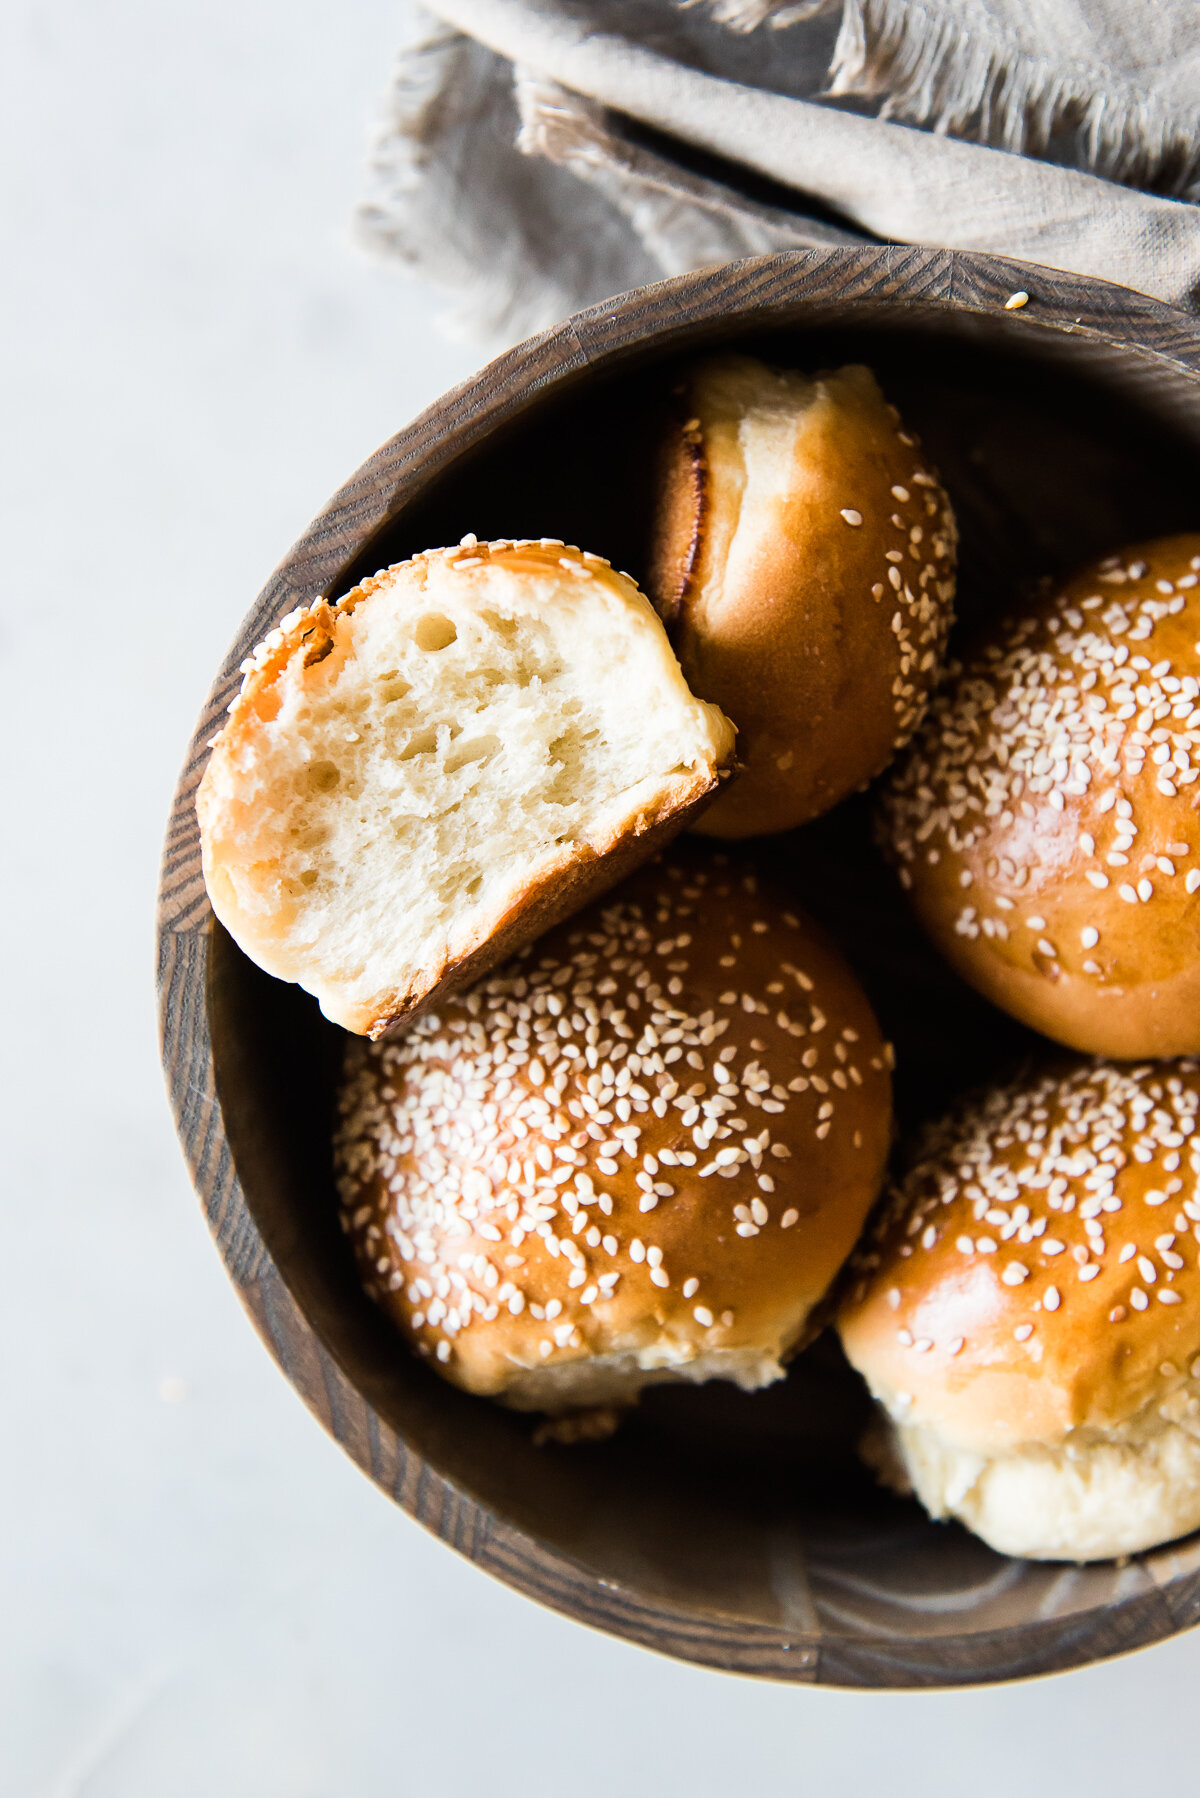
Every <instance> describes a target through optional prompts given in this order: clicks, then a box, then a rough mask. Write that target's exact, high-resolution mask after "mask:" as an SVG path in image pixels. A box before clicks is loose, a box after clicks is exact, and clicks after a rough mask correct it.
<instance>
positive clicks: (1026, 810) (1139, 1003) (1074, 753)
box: [883, 534, 1200, 1057]
mask: <svg viewBox="0 0 1200 1798" xmlns="http://www.w3.org/2000/svg"><path fill="white" fill-rule="evenodd" d="M1198 580H1200V535H1196V534H1190V535H1184V536H1178V537H1169V538H1162V539H1159V540H1157V541H1155V542H1152V543H1145V544H1140V545H1137V546H1135V547H1133V548H1131V549H1129V550H1126V551H1124V552H1123V553H1122V554H1121V555H1120V556H1113V557H1108V558H1105V560H1103V561H1101V562H1096V563H1093V564H1091V565H1089V566H1088V567H1086V568H1084V569H1082V570H1081V571H1080V572H1079V573H1078V574H1076V575H1075V576H1073V577H1072V578H1071V579H1070V580H1069V581H1067V582H1066V583H1065V585H1064V586H1062V587H1061V588H1059V589H1056V590H1052V591H1050V592H1048V593H1047V594H1046V595H1044V596H1043V597H1042V598H1041V599H1040V600H1039V601H1037V602H1036V603H1035V604H1033V605H1031V606H1030V607H1028V608H1027V609H1026V610H1024V611H1022V612H1021V613H1019V614H1017V615H1015V616H1014V617H1013V618H1011V619H1008V620H1006V621H1005V622H1004V623H1003V624H1002V625H1001V626H1000V627H999V628H998V629H997V630H996V631H995V632H994V633H992V634H991V635H990V636H989V637H988V638H987V639H986V640H985V641H984V642H983V643H982V644H980V646H979V647H978V649H977V650H976V651H975V653H974V654H973V655H972V656H971V658H970V660H969V662H968V663H967V665H966V667H965V668H963V669H962V670H961V671H959V672H958V673H957V676H956V678H955V679H954V680H953V681H952V682H951V683H950V684H949V685H948V686H947V687H946V688H945V689H944V690H943V691H942V692H941V693H939V694H938V696H937V698H936V700H935V702H934V705H933V707H932V708H931V711H930V714H929V717H928V719H927V721H926V723H925V726H924V728H923V729H922V731H921V732H920V734H919V736H918V737H917V739H916V741H915V742H914V743H913V745H912V748H911V749H910V751H909V754H908V755H907V757H906V758H905V760H904V761H903V762H902V763H901V765H900V766H899V768H898V769H897V771H896V774H895V776H894V777H893V779H892V781H891V782H890V784H889V789H888V792H887V794H886V796H885V802H884V809H883V822H884V830H885V835H886V842H887V846H888V848H889V850H890V853H891V854H892V856H893V859H894V860H895V861H896V863H897V865H898V867H899V870H900V877H901V879H902V881H903V882H904V883H905V885H906V886H907V887H908V888H909V891H910V895H911V898H912V902H913V905H914V907H915V909H916V911H917V913H918V915H919V916H920V918H921V920H922V922H923V923H924V925H925V927H926V929H927V930H928V931H929V933H930V935H931V936H932V937H933V939H934V941H935V942H936V943H937V945H938V947H939V948H940V949H941V950H942V952H943V953H944V954H945V955H946V957H947V958H948V959H949V960H950V961H951V962H952V963H953V965H954V966H955V967H956V968H957V969H958V971H959V973H961V974H962V975H963V977H964V978H965V979H967V980H969V981H970V982H971V983H972V985H974V986H976V987H977V988H978V989H979V990H980V991H981V992H982V993H984V994H986V996H987V997H988V998H989V999H991V1000H993V1001H994V1002H995V1003H996V1004H997V1005H1000V1006H1003V1008H1004V1009H1005V1010H1006V1011H1010V1012H1012V1013H1013V1014H1014V1015H1015V1016H1016V1017H1018V1018H1021V1019H1022V1020H1023V1021H1024V1022H1025V1023H1027V1024H1031V1025H1033V1026H1034V1028H1035V1029H1038V1030H1041V1031H1044V1032H1045V1033H1046V1035H1048V1036H1052V1037H1055V1038H1056V1039H1057V1040H1058V1041H1060V1042H1063V1043H1066V1044H1068V1045H1069V1046H1070V1047H1072V1048H1077V1049H1083V1050H1090V1051H1094V1052H1097V1053H1102V1054H1106V1055H1114V1056H1119V1057H1133V1056H1141V1055H1178V1054H1185V1053H1191V1052H1193V1051H1195V1050H1200V822H1198V821H1197V810H1198V808H1200V786H1198V785H1196V782H1197V779H1198V778H1200V703H1198V702H1200V679H1198V678H1197V677H1200V648H1198V646H1197V641H1196V639H1197V635H1198V634H1200V585H1198V584H1197V583H1198Z"/></svg>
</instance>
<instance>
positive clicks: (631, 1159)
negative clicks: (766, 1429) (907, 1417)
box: [335, 847, 891, 1412]
mask: <svg viewBox="0 0 1200 1798" xmlns="http://www.w3.org/2000/svg"><path fill="white" fill-rule="evenodd" d="M889 1066H890V1057H889V1052H888V1050H887V1048H886V1045H885V1044H884V1043H883V1042H882V1040H881V1038H880V1035H879V1029H878V1026H877V1024H876V1022H875V1019H874V1017H873V1015H872V1012H871V1009H870V1007H869V1005H868V1003H867V1000H866V998H865V997H864V995H863V993H862V991H861V989H860V987H859V985H858V983H857V981H856V980H855V978H854V976H853V974H852V973H851V971H850V969H849V968H848V967H847V966H846V964H845V963H844V962H843V961H842V959H841V957H840V955H839V954H838V953H837V951H836V950H835V949H834V948H833V947H832V946H831V945H830V944H829V943H828V942H827V941H826V939H825V938H824V937H823V936H822V935H821V934H820V933H819V932H818V931H817V929H816V927H815V926H814V925H812V924H811V923H809V922H808V921H807V920H805V919H803V918H801V917H800V916H798V915H797V914H796V913H795V912H794V911H793V910H791V909H790V907H789V906H788V904H787V903H786V901H784V900H783V899H782V898H780V897H779V896H778V895H777V894H776V893H774V892H772V891H771V890H770V889H769V888H768V887H766V886H765V885H763V884H761V883H760V882H759V881H758V880H757V879H756V878H755V876H754V875H752V874H749V873H747V872H745V871H739V870H738V869H736V868H734V867H731V866H730V865H728V864H727V863H726V862H725V860H724V858H722V857H714V856H712V855H706V854H704V853H703V852H701V851H698V850H697V851H692V852H689V853H684V852H682V851H680V850H679V849H678V847H676V848H674V849H672V850H671V851H669V852H668V855H667V857H666V858H665V859H664V860H663V861H661V862H656V863H655V864H653V865H652V866H651V867H650V868H648V869H645V870H643V871H642V872H641V873H640V874H638V875H636V876H634V878H633V879H632V880H631V881H629V882H627V883H626V884H625V885H624V886H622V887H621V888H620V890H619V891H618V892H616V893H613V894H611V895H609V897H608V898H606V899H605V900H602V901H598V902H597V903H595V904H594V905H592V906H591V907H590V908H589V909H588V910H587V912H585V913H582V914H581V915H580V916H578V917H576V918H573V919H572V920H571V921H570V922H569V923H567V924H563V925H560V926H559V928H558V929H557V930H556V931H554V932H553V933H552V934H551V935H549V936H547V937H545V938H543V939H542V941H541V942H539V943H537V944H535V945H534V946H533V947H532V948H530V949H528V950H526V951H525V952H524V954H523V955H521V956H520V957H518V958H517V959H516V960H515V961H512V962H509V963H508V964H506V966H505V967H504V968H503V969H500V970H497V971H496V972H495V973H493V974H492V975H491V976H490V977H489V978H487V979H486V980H485V981H483V982H482V983H481V984H479V985H478V986H476V987H474V988H473V989H472V990H471V991H470V992H467V993H463V994H460V995H458V996H456V997H454V998H451V999H449V1000H447V1001H445V1002H444V1003H442V1004H440V1005H439V1007H438V1009H437V1011H436V1012H434V1013H431V1014H429V1015H427V1016H426V1017H424V1018H422V1019H420V1020H419V1022H417V1023H416V1024H415V1025H413V1027H412V1028H411V1029H410V1030H409V1031H408V1032H407V1033H406V1034H405V1035H404V1036H403V1038H401V1039H399V1040H395V1041H391V1042H387V1043H381V1044H370V1045H368V1044H365V1043H363V1044H359V1043H355V1044H351V1045H350V1048H349V1052H348V1056H347V1063H346V1071H345V1078H344V1085H343V1089H342V1094H341V1101H340V1125H339V1128H338V1131H337V1135H336V1149H335V1156H336V1166H337V1174H338V1185H339V1190H340V1194H341V1202H342V1218H343V1224H344V1227H345V1228H346V1230H347V1231H348V1232H349V1235H350V1238H351V1241H352V1244H353V1247H354V1250H355V1253H356V1255H357V1258H358V1261H359V1265H360V1267H361V1269H362V1273H363V1276H364V1279H365V1281H366V1284H367V1287H368V1290H369V1291H370V1292H371V1293H372V1294H373V1295H374V1297H375V1298H376V1299H377V1300H378V1302H379V1303H380V1304H381V1305H382V1306H383V1307H384V1309H385V1310H386V1311H387V1312H388V1313H389V1314H390V1315H391V1316H392V1317H393V1318H394V1319H395V1321H396V1323H397V1324H398V1325H399V1326H400V1328H401V1330H402V1331H403V1332H404V1334H405V1336H406V1337H407V1338H408V1340H409V1342H410V1343H411V1344H412V1345H413V1347H415V1349H416V1350H417V1352H418V1353H419V1354H421V1355H422V1356H424V1357H426V1358H428V1359H429V1360H430V1362H431V1363H432V1364H433V1365H434V1366H435V1367H436V1368H437V1370H438V1371H439V1372H440V1373H442V1374H443V1375H444V1376H445V1377H446V1378H447V1379H448V1380H451V1381H453V1383H454V1384H455V1385H457V1386H461V1387H464V1388H466V1390H467V1391H469V1392H474V1393H480V1394H486V1395H488V1396H490V1397H494V1398H499V1399H501V1400H503V1402H504V1403H505V1404H508V1405H511V1406H513V1407H515V1408H517V1409H520V1410H544V1411H547V1412H564V1411H571V1410H576V1409H578V1408H579V1407H582V1406H591V1405H608V1404H622V1403H628V1402H630V1401H631V1400H633V1399H634V1398H636V1396H637V1393H638V1391H639V1390H640V1389H641V1387H643V1386H645V1385H646V1384H648V1383H651V1382H658V1381H663V1380H705V1379H714V1378H719V1379H727V1380H732V1381H736V1382H737V1383H738V1384H740V1385H742V1386H744V1387H747V1388H753V1387H757V1386H763V1385H766V1384H768V1383H769V1382H770V1381H772V1380H776V1379H778V1378H779V1377H780V1375H781V1373H782V1370H783V1363H784V1361H785V1359H786V1358H787V1356H788V1355H789V1354H791V1353H792V1352H793V1351H794V1350H795V1349H796V1348H797V1347H798V1346H799V1345H800V1344H801V1343H802V1342H803V1340H804V1339H805V1336H806V1332H808V1331H809V1330H810V1329H811V1327H812V1318H813V1313H814V1308H815V1307H817V1306H818V1305H819V1304H820V1303H821V1301H822V1299H823V1298H824V1297H825V1295H826V1293H827V1291H828V1288H829V1286H830V1283H831V1281H832V1280H833V1278H834V1276H835V1274H836V1273H837V1272H838V1270H839V1268H840V1267H841V1265H842V1263H843V1262H844V1260H845V1258H846V1256H847V1255H848V1254H849V1252H850V1250H851V1248H852V1246H853V1244H854V1241H855V1239H856V1237H857V1236H858V1233H859V1231H860V1229H861V1227H862V1223H863V1219H864V1218H865V1216H866V1214H867V1211H868V1209H869V1207H870V1205H871V1204H872V1202H873V1200H874V1198H875V1196H876V1194H877V1192H878V1190H879V1184H880V1180H881V1177H882V1172H883V1167H884V1161H885V1158H886V1155H887V1151H888V1146H889V1139H890V1126H891V1084H890V1075H889Z"/></svg>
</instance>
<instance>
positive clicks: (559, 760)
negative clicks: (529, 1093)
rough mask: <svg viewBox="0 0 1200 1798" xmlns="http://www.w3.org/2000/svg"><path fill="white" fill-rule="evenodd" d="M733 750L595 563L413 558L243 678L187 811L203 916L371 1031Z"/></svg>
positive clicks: (530, 916) (573, 553) (631, 862)
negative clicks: (204, 890)
mask: <svg viewBox="0 0 1200 1798" xmlns="http://www.w3.org/2000/svg"><path fill="white" fill-rule="evenodd" d="M733 741H734V732H733V729H732V727H731V726H730V724H729V723H728V721H727V720H726V719H725V718H724V717H722V715H721V713H720V712H719V711H718V710H717V708H716V707H715V706H712V705H706V704H703V703H701V702H700V701H698V700H696V699H694V698H693V697H692V695H691V693H690V692H689V691H688V688H687V684H686V682H685V681H684V678H683V676H682V674H681V673H680V670H679V664H678V662H677V661H676V659H675V657H674V655H673V654H672V652H671V648H670V645H669V644H668V642H667V639H666V636H665V634H664V632H663V629H662V626H661V624H660V623H659V621H658V619H657V618H656V617H655V615H654V612H653V610H652V608H651V607H650V605H649V604H648V603H647V601H646V600H645V599H644V598H643V596H642V595H641V594H640V593H639V592H638V590H637V588H636V586H635V585H634V583H633V582H632V581H631V580H630V579H629V578H628V576H626V575H623V574H618V573H617V572H616V571H615V570H614V569H612V568H610V567H609V565H608V563H607V562H605V561H604V560H603V559H602V558H601V557H599V556H593V555H588V554H581V553H580V551H579V550H577V549H569V548H566V547H565V546H564V545H563V544H561V543H558V542H552V541H549V540H542V541H540V542H534V543H510V542H499V543H490V544H487V543H476V542H474V541H472V540H471V539H469V538H468V539H464V541H463V543H462V544H461V545H460V546H459V547H458V548H457V549H446V550H430V551H428V552H426V553H425V554H424V555H420V556H416V557H414V558H413V560H412V561H410V562H402V563H399V564H397V565H396V566H395V567H392V568H388V569H386V570H385V571H384V572H383V573H382V574H378V575H376V576H375V577H374V578H373V579H371V580H367V581H364V582H363V583H362V585H361V586H359V587H356V588H354V590H353V592H351V593H348V594H347V595H346V597H345V598H344V599H341V600H338V601H337V603H336V604H327V603H326V602H325V601H324V600H317V601H315V602H314V604H313V605H311V606H309V607H307V608H303V609H301V610H298V611H296V612H293V613H292V614H291V615H290V616H289V617H288V618H286V619H284V621H283V623H282V624H281V625H280V627H279V629H278V630H276V631H273V632H272V633H271V635H270V636H269V637H268V639H267V641H266V642H265V643H264V644H263V645H262V646H261V647H260V649H259V650H258V651H257V652H256V653H255V655H254V656H253V657H252V658H251V660H250V661H249V662H248V663H246V664H245V681H244V683H243V686H242V690H241V693H240V694H239V696H238V697H237V699H236V700H235V701H234V703H233V705H232V706H231V707H230V716H229V721H228V723H227V724H226V725H225V727H224V729H223V730H222V731H221V732H220V734H219V735H218V736H217V737H216V739H215V741H214V743H213V748H212V756H211V758H210V760H209V764H208V767H207V769H206V770H205V774H204V778H203V780H202V781H201V783H200V791H199V794H198V797H197V802H196V806H197V811H198V813H199V818H200V831H201V843H202V848H203V855H204V877H205V880H206V882H207V885H208V891H209V896H210V898H211V900H212V906H213V910H214V911H215V912H216V915H217V917H218V918H219V919H220V920H221V922H222V924H224V926H225V927H226V929H227V930H228V931H229V932H230V934H231V935H232V936H233V937H234V939H235V940H236V941H237V943H238V944H239V945H240V946H241V948H242V949H244V950H245V952H246V954H247V955H249V956H250V957H251V958H252V959H253V960H254V961H256V962H257V963H258V964H259V966H260V967H263V968H265V969H266V970H267V972H268V973H271V974H275V975H278V976H279V977H280V978H281V979H284V980H293V981H297V982H299V984H300V985H301V986H303V987H305V988H306V989H307V990H308V991H309V992H311V993H313V994H314V995H315V996H316V998H317V999H318V1000H319V1001H320V1004H321V1009H322V1010H323V1011H324V1012H325V1014H326V1016H327V1017H329V1018H332V1019H333V1021H334V1022H335V1023H337V1024H341V1025H343V1026H344V1027H345V1028H346V1029H347V1030H351V1031H355V1032H357V1033H359V1034H364V1035H371V1036H378V1035H380V1034H381V1033H382V1032H384V1031H386V1030H387V1029H388V1028H389V1027H390V1026H391V1025H392V1024H394V1023H396V1022H397V1020H399V1019H402V1018H406V1017H409V1016H411V1015H412V1014H413V1013H414V1012H415V1011H417V1010H418V1008H419V1007H421V1006H422V1005H423V1004H427V1003H428V1002H429V1001H430V1000H431V998H432V997H433V996H434V995H435V994H437V993H438V992H440V991H442V990H445V989H446V988H447V987H448V986H449V985H450V984H462V983H463V982H465V981H467V980H469V979H471V978H473V977H474V976H476V975H477V974H479V973H480V972H482V971H483V969H485V968H487V967H490V966H492V965H493V963H495V962H496V961H498V960H500V959H501V958H502V957H503V956H505V955H508V954H511V953H512V952H513V951H514V950H515V949H517V948H519V947H520V946H521V945H522V944H523V943H525V942H528V941H529V940H530V939H531V938H532V937H534V936H536V935H537V934H538V933H539V932H540V931H542V930H545V929H547V928H548V927H549V926H550V925H552V924H554V923H555V922H556V921H557V920H558V919H559V918H561V917H564V916H566V915H567V914H568V913H570V912H572V911H574V910H575V909H577V907H579V906H580V905H582V904H584V903H585V902H586V901H587V900H588V899H590V898H591V897H592V896H593V895H594V894H595V893H597V892H601V891H603V890H604V889H605V888H607V887H609V886H611V885H612V884H613V882H614V881H616V880H618V879H620V877H621V876H622V875H623V874H625V873H627V872H628V871H629V870H630V869H631V868H634V867H637V866H638V865H639V864H640V863H641V862H643V861H645V860H646V859H647V858H648V857H649V856H650V855H651V854H652V853H653V852H654V851H655V849H657V848H658V847H660V846H661V845H662V844H663V843H664V842H666V841H667V840H669V838H670V837H672V836H673V835H674V834H675V833H676V832H677V831H678V830H680V829H681V828H682V827H683V825H684V824H685V823H687V822H688V821H689V820H690V819H691V818H693V817H694V816H695V815H696V813H697V811H698V810H699V808H700V807H701V806H702V805H704V804H705V803H706V801H707V800H708V799H709V798H711V796H712V794H713V793H714V792H715V791H716V787H717V784H718V782H719V780H720V779H721V777H722V775H723V773H724V772H725V771H726V770H727V769H728V768H729V767H730V765H731V762H732V756H733Z"/></svg>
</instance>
